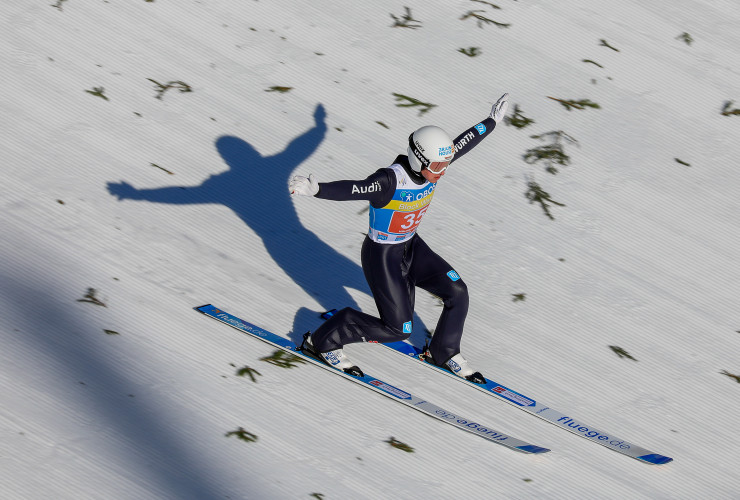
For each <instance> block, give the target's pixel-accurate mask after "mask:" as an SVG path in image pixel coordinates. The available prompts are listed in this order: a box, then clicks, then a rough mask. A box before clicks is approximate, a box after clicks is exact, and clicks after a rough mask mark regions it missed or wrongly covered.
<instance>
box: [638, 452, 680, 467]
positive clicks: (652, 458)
mask: <svg viewBox="0 0 740 500" xmlns="http://www.w3.org/2000/svg"><path fill="white" fill-rule="evenodd" d="M636 458H637V460H641V461H643V462H647V463H649V464H655V465H663V464H667V463H668V462H673V459H672V458H671V457H666V456H665V455H658V454H657V453H653V454H650V455H642V456H641V457H636Z"/></svg>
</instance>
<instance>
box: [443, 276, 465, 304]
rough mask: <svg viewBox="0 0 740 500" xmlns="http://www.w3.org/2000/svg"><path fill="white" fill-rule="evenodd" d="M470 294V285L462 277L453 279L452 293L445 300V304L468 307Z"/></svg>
mask: <svg viewBox="0 0 740 500" xmlns="http://www.w3.org/2000/svg"><path fill="white" fill-rule="evenodd" d="M469 303H470V296H469V295H468V285H466V284H465V282H464V281H463V280H461V279H459V280H457V281H453V282H452V283H451V284H450V295H449V298H448V299H447V300H445V306H448V307H456V306H459V307H468V304H469Z"/></svg>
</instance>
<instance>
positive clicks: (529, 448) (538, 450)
mask: <svg viewBox="0 0 740 500" xmlns="http://www.w3.org/2000/svg"><path fill="white" fill-rule="evenodd" d="M517 450H519V451H523V452H524V453H547V452H548V451H550V448H543V447H541V446H535V445H533V444H529V445H526V446H517Z"/></svg>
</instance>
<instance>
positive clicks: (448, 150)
mask: <svg viewBox="0 0 740 500" xmlns="http://www.w3.org/2000/svg"><path fill="white" fill-rule="evenodd" d="M453 152H454V149H453V147H452V145H451V144H450V145H449V146H445V147H441V148H439V151H438V152H437V156H452V153H453Z"/></svg>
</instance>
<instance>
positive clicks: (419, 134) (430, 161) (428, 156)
mask: <svg viewBox="0 0 740 500" xmlns="http://www.w3.org/2000/svg"><path fill="white" fill-rule="evenodd" d="M408 155H409V164H410V165H411V169H412V170H413V171H414V172H421V170H422V169H423V168H428V169H429V170H430V171H431V172H433V173H435V174H436V173H440V172H442V171H443V170H444V169H446V168H447V165H448V164H449V163H450V161H452V157H453V156H455V146H454V145H453V144H452V139H450V136H449V135H447V132H445V131H444V130H442V129H441V128H439V127H435V126H433V125H428V126H426V127H421V128H420V129H419V130H417V131H416V132H414V133H412V134H411V135H410V136H409V147H408Z"/></svg>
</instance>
